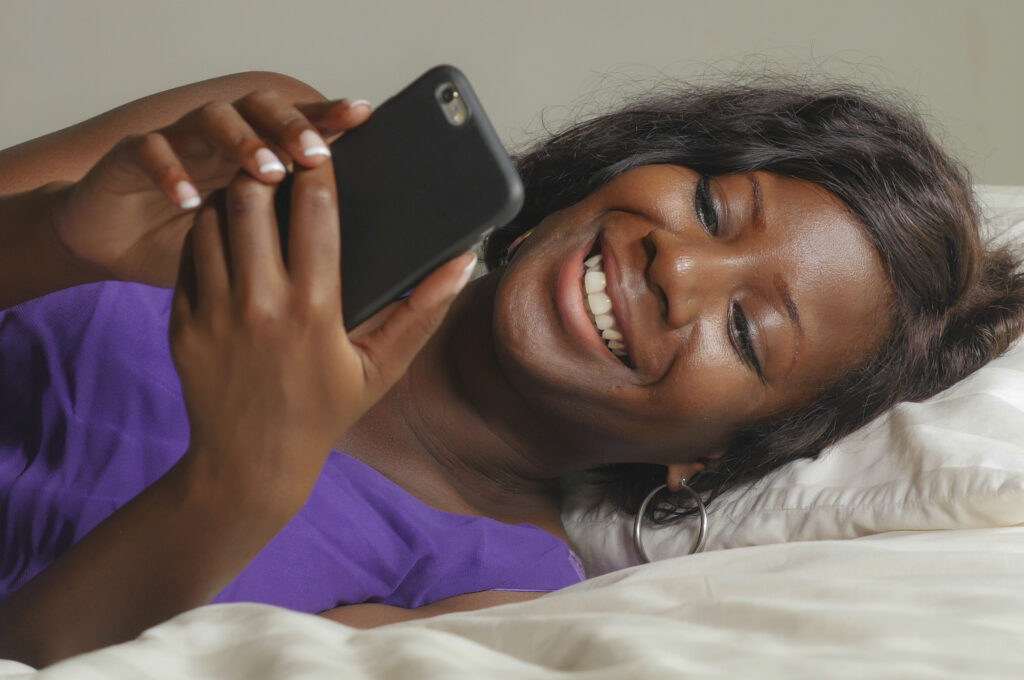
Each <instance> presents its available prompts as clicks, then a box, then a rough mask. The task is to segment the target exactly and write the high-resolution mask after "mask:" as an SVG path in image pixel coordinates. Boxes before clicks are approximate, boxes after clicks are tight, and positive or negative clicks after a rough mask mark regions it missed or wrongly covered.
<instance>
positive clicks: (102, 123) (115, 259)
mask: <svg viewBox="0 0 1024 680" xmlns="http://www.w3.org/2000/svg"><path fill="white" fill-rule="evenodd" d="M259 85H264V86H266V85H275V86H280V88H281V90H282V91H280V92H278V91H273V90H257V91H255V92H252V93H250V94H248V95H246V96H244V97H242V98H240V99H238V100H237V101H236V102H235V103H234V104H228V103H226V102H224V101H223V100H221V101H216V102H208V98H210V97H213V96H214V95H235V94H238V93H239V92H241V91H242V90H243V89H245V88H252V87H254V86H259ZM297 97H307V98H312V99H315V100H318V101H315V102H313V103H309V104H299V105H297V104H294V99H295V98H297ZM321 99H322V97H320V95H319V93H317V92H316V91H314V90H312V88H309V87H308V86H305V85H303V84H302V83H299V82H298V81H295V80H293V79H290V78H286V77H285V76H278V75H275V74H239V75H236V76H227V77H225V78H218V79H215V80H210V81H206V82H203V83H198V84H196V85H189V86H185V87H181V88H178V89H176V90H171V91H169V92H163V93H160V94H157V95H153V96H151V97H146V98H145V99H141V100H139V101H136V102H132V103H131V104H126V105H125V106H123V107H121V108H119V109H115V110H114V111H111V112H109V113H106V114H103V115H101V116H98V117H96V118H94V119H92V120H89V121H86V122H84V123H81V124H79V125H76V126H73V127H71V128H68V129H67V130H62V131H61V132H58V133H54V134H52V135H48V136H47V137H42V138H40V139H37V140H34V141H32V142H27V143H26V144H23V145H21V146H18V147H14V148H12V149H8V150H6V151H2V152H0V194H3V193H5V192H11V191H19V190H22V189H26V188H29V187H36V188H34V189H29V190H28V191H25V192H23V193H20V194H12V195H7V196H0V309H2V308H5V307H9V306H12V305H14V304H17V303H19V302H22V301H24V300H27V299H30V298H32V297H38V296H40V295H44V294H46V293H49V292H53V291H55V290H60V289H62V288H67V287H69V286H73V285H77V284H82V283H89V282H92V281H97V280H103V279H119V280H127V281H139V282H142V283H148V284H151V285H159V286H171V285H173V283H174V275H175V273H176V272H177V268H178V261H179V258H180V253H181V245H182V243H183V242H184V238H185V234H186V233H187V232H188V230H189V228H190V227H191V224H192V217H193V213H192V211H193V210H194V209H195V207H196V206H195V205H188V204H186V203H184V202H183V200H182V199H183V197H182V195H181V191H182V190H183V189H182V187H183V186H184V187H186V189H185V190H189V191H191V192H192V194H193V195H194V196H196V197H201V196H206V195H209V194H210V193H211V192H212V191H215V190H218V189H221V188H223V187H224V186H226V184H227V182H228V181H229V180H230V178H231V177H233V176H234V174H235V173H236V172H237V171H238V170H239V169H240V168H241V169H244V170H246V171H247V172H249V173H250V174H251V175H252V176H254V177H258V178H259V179H260V181H262V182H264V183H267V184H274V183H276V182H279V181H281V179H283V178H284V167H283V166H282V165H281V164H280V163H278V167H280V168H281V170H280V171H277V170H269V171H267V170H261V168H266V167H268V166H266V160H267V159H266V155H267V154H269V155H270V158H271V159H275V155H276V156H277V157H279V158H281V159H282V160H284V161H285V162H292V160H293V159H294V162H295V163H296V164H297V165H302V166H305V167H315V166H316V165H318V164H320V163H322V162H324V161H325V160H326V159H325V158H324V157H323V156H306V155H304V151H305V147H304V146H303V143H302V141H301V140H302V139H303V137H302V135H303V134H305V133H306V132H307V131H311V132H313V133H314V134H313V136H312V137H313V138H314V139H316V140H320V141H319V142H318V143H319V144H321V145H322V144H324V141H323V140H322V139H321V134H323V135H327V136H328V137H330V136H332V135H336V134H338V133H340V132H341V131H343V130H345V129H348V128H351V127H354V126H356V125H359V124H360V123H362V122H363V121H364V120H366V118H367V116H368V115H369V107H358V106H353V104H354V103H349V102H347V101H344V100H343V101H341V102H322V101H319V100H321ZM197 102H207V103H206V104H204V105H203V106H201V107H199V108H194V107H195V106H196V104H197ZM190 107H192V108H193V110H192V111H191V112H188V113H185V111H187V110H188V109H189V108H190ZM183 114H184V115H183ZM160 123H169V124H168V125H166V127H163V128H161V129H159V130H156V131H155V132H150V133H147V134H144V135H143V134H136V133H139V132H140V131H142V130H146V129H152V127H153V126H155V125H157V124H160ZM117 140H120V141H117ZM115 142H116V143H115ZM111 147H112V148H111ZM270 149H273V151H270ZM260 154H263V156H261V155H260ZM261 158H262V160H261ZM68 180H74V181H68ZM44 182H48V183H44ZM188 187H191V189H188Z"/></svg>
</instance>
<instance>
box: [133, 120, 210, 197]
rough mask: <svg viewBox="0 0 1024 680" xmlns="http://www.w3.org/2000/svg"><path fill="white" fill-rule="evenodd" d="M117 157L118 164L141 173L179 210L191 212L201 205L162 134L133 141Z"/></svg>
mask: <svg viewBox="0 0 1024 680" xmlns="http://www.w3.org/2000/svg"><path fill="white" fill-rule="evenodd" d="M120 153H121V160H123V161H127V162H128V163H131V164H133V165H135V166H136V167H138V168H139V169H140V170H142V172H143V173H144V174H145V175H146V176H147V177H149V178H150V180H152V182H153V184H154V185H156V186H157V188H159V189H160V191H161V192H163V194H164V196H166V197H167V198H168V200H170V201H171V202H172V203H174V204H175V205H177V206H178V207H179V208H181V209H182V210H194V209H196V208H198V207H199V205H200V204H201V203H202V202H203V201H202V197H201V196H200V195H199V190H198V189H196V186H195V184H194V183H193V182H192V178H191V177H190V176H189V174H188V172H187V171H186V170H185V167H184V165H182V163H181V159H179V158H178V154H177V153H175V151H174V148H173V147H172V146H171V143H170V142H169V141H168V140H167V138H166V137H165V136H164V135H162V134H161V133H159V132H150V133H149V134H145V135H140V136H138V137H133V138H131V139H130V140H128V141H127V142H126V143H125V144H123V145H122V146H121V147H120Z"/></svg>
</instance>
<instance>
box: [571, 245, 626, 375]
mask: <svg viewBox="0 0 1024 680" xmlns="http://www.w3.org/2000/svg"><path fill="white" fill-rule="evenodd" d="M600 248H601V246H600V240H599V241H598V242H597V243H595V244H594V249H593V250H592V251H591V252H590V253H589V256H588V257H587V259H585V260H584V261H583V266H584V273H583V282H582V284H583V297H584V298H585V299H586V308H587V313H588V314H589V315H590V322H591V323H593V324H594V328H595V329H597V333H598V335H600V336H601V340H603V341H604V344H605V346H607V347H608V349H609V350H610V351H611V353H612V354H614V355H615V356H616V357H618V359H619V361H621V362H622V363H623V364H625V365H626V366H627V367H629V368H632V365H631V364H630V361H629V353H628V352H627V351H626V342H625V337H624V336H623V335H622V331H621V330H620V329H619V322H618V319H616V317H615V310H614V309H613V308H612V299H611V298H610V297H608V294H607V293H606V292H605V288H606V287H607V280H606V279H605V275H604V265H603V264H602V262H601V261H602V259H603V258H602V256H601V252H600Z"/></svg>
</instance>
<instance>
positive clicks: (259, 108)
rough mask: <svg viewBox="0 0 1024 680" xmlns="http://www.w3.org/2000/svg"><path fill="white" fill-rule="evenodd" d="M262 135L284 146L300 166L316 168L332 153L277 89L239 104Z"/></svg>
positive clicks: (301, 114) (240, 101) (305, 119)
mask: <svg viewBox="0 0 1024 680" xmlns="http://www.w3.org/2000/svg"><path fill="white" fill-rule="evenodd" d="M235 106H236V107H237V109H238V111H239V113H240V115H242V116H244V117H245V119H246V120H247V121H249V122H250V123H251V124H252V126H253V128H255V129H256V130H257V131H258V132H259V134H260V135H261V136H263V137H264V138H265V139H267V140H268V141H269V142H271V143H273V144H275V145H277V146H279V147H281V148H282V149H284V150H285V151H287V152H288V155H289V156H291V157H292V159H293V160H294V161H295V162H296V163H298V164H299V165H302V166H305V167H307V168H311V167H315V166H317V165H320V164H321V163H323V162H324V159H326V158H329V157H330V155H331V151H330V149H329V148H328V146H327V142H326V141H324V138H323V137H322V136H321V135H320V133H319V132H317V130H316V127H314V125H313V124H312V123H310V122H309V120H308V119H307V118H306V116H305V115H304V114H303V113H302V112H301V111H299V109H298V108H296V106H295V105H294V104H292V103H291V102H288V101H286V100H285V99H283V98H282V97H281V95H279V94H277V93H276V92H274V91H273V90H259V91H257V92H253V93H252V94H249V95H246V96H245V97H243V98H242V99H240V100H238V102H237V103H236V104H235Z"/></svg>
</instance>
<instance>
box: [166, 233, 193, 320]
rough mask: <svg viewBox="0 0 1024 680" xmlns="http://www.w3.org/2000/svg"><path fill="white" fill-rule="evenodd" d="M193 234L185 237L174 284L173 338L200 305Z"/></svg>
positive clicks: (172, 307) (172, 308)
mask: <svg viewBox="0 0 1024 680" xmlns="http://www.w3.org/2000/svg"><path fill="white" fill-rule="evenodd" d="M191 243H192V233H191V232H189V233H188V234H186V235H185V247H184V248H182V251H181V262H180V263H179V265H178V280H177V281H176V282H175V284H174V297H173V298H172V299H171V320H170V326H169V331H170V334H171V336H174V335H176V334H177V331H178V329H180V328H181V327H182V326H184V325H185V324H187V323H188V321H189V320H190V319H191V318H192V315H193V312H194V310H195V309H196V307H197V305H198V298H197V293H198V291H197V286H196V274H195V264H194V262H193V261H192V248H191V247H190V246H191Z"/></svg>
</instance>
